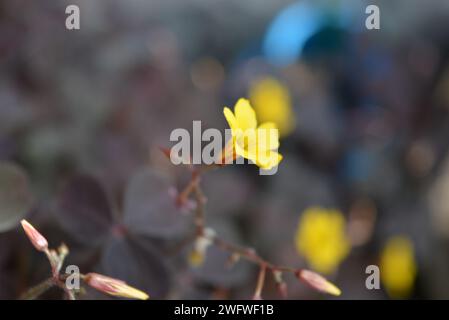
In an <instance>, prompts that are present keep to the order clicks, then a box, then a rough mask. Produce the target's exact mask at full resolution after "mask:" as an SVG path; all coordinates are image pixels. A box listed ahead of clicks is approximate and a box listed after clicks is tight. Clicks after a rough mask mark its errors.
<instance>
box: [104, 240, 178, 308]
mask: <svg viewBox="0 0 449 320" xmlns="http://www.w3.org/2000/svg"><path fill="white" fill-rule="evenodd" d="M163 259H164V257H163V256H162V254H159V253H158V252H157V250H156V249H155V247H154V245H153V244H152V243H151V241H149V240H148V239H145V238H143V237H135V238H120V239H117V238H115V239H113V240H112V241H110V242H109V244H108V246H107V247H106V249H105V250H104V252H103V257H102V270H103V272H104V274H105V275H107V276H110V277H114V278H117V279H120V280H123V281H126V282H127V283H128V284H129V285H131V286H133V287H136V288H137V289H139V290H142V291H144V292H146V293H148V294H149V295H150V298H155V299H161V298H164V297H166V296H167V294H168V291H169V289H170V283H171V277H170V272H169V269H168V268H167V266H166V264H165V262H164V260H163Z"/></svg>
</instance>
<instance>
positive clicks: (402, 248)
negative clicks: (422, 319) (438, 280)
mask: <svg viewBox="0 0 449 320" xmlns="http://www.w3.org/2000/svg"><path fill="white" fill-rule="evenodd" d="M416 271H417V267H416V262H415V255H414V250H413V243H412V242H411V241H410V240H409V239H408V238H407V237H404V236H395V237H392V238H390V239H389V240H388V241H387V244H386V245H385V247H384V249H383V250H382V253H381V257H380V278H381V280H382V283H383V285H384V287H385V289H386V291H387V292H388V294H389V295H390V296H391V297H393V298H405V297H407V296H409V295H410V293H411V291H412V289H413V283H414V281H415V277H416Z"/></svg>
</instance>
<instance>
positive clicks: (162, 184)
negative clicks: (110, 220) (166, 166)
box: [124, 168, 187, 238]
mask: <svg viewBox="0 0 449 320" xmlns="http://www.w3.org/2000/svg"><path fill="white" fill-rule="evenodd" d="M186 223H187V221H186V217H185V215H184V214H183V213H182V212H181V211H180V210H179V209H178V208H177V207H176V202H175V195H174V189H173V185H172V181H171V180H170V179H169V178H168V177H167V176H165V175H163V174H161V173H158V172H155V171H154V170H151V169H147V168H144V169H141V170H140V171H138V172H137V173H136V174H135V175H134V176H133V177H132V179H131V181H130V183H129V185H128V187H127V189H126V194H125V203H124V224H125V225H126V226H127V227H128V229H129V230H130V231H131V232H132V233H134V234H145V235H149V236H153V237H161V238H172V237H174V236H177V235H180V234H182V232H183V231H184V230H185V227H186Z"/></svg>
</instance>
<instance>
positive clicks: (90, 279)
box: [21, 220, 149, 300]
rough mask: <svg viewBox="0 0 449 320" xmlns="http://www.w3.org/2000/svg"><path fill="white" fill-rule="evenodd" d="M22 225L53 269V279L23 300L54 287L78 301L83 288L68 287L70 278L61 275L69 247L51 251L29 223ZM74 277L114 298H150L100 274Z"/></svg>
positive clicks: (41, 284)
mask: <svg viewBox="0 0 449 320" xmlns="http://www.w3.org/2000/svg"><path fill="white" fill-rule="evenodd" d="M21 224H22V227H23V230H24V231H25V233H26V235H27V236H28V239H29V240H30V241H31V243H32V244H33V246H34V247H35V248H36V250H37V251H40V252H43V253H45V255H46V256H47V259H48V261H49V263H50V268H51V277H50V278H48V279H46V280H45V281H43V282H42V283H40V284H38V285H37V286H35V287H33V288H31V289H29V290H28V291H27V292H25V293H24V294H23V295H22V299H27V300H30V299H35V298H37V297H39V296H40V295H42V294H43V293H45V292H46V291H47V290H48V289H50V288H52V287H59V288H61V289H62V290H63V291H64V292H65V294H66V297H67V299H69V300H76V295H77V293H78V292H79V291H80V289H81V288H71V286H68V285H67V281H68V280H69V276H68V275H67V274H61V268H62V267H63V265H64V260H65V258H66V257H67V255H68V254H69V249H68V248H67V246H66V245H65V244H61V245H60V246H59V247H58V248H57V249H56V250H54V249H49V248H48V241H47V239H46V238H45V237H44V236H43V235H42V234H41V233H40V232H39V231H37V230H36V229H35V228H34V227H33V226H32V225H31V224H30V223H29V222H28V221H26V220H22V221H21ZM74 276H75V277H77V278H79V279H81V280H83V282H84V283H86V284H87V285H89V286H90V287H92V288H94V289H97V290H99V291H101V292H104V293H107V294H110V295H112V296H117V297H124V298H131V299H141V300H147V299H148V298H149V296H148V295H147V294H146V293H145V292H143V291H140V290H138V289H135V288H133V287H131V286H129V285H127V284H126V283H125V282H124V281H121V280H118V279H114V278H111V277H107V276H104V275H101V274H98V273H93V272H92V273H87V274H75V275H74Z"/></svg>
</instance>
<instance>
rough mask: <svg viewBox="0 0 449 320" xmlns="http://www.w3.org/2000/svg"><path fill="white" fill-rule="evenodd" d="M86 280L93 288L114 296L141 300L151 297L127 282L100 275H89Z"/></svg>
mask: <svg viewBox="0 0 449 320" xmlns="http://www.w3.org/2000/svg"><path fill="white" fill-rule="evenodd" d="M84 280H85V281H86V283H87V284H88V285H89V286H91V287H92V288H95V289H97V290H99V291H102V292H104V293H107V294H110V295H112V296H117V297H123V298H130V299H140V300H147V299H149V296H148V295H147V294H146V293H145V292H143V291H140V290H138V289H136V288H133V287H131V286H129V285H127V284H126V282H124V281H121V280H118V279H114V278H110V277H107V276H104V275H101V274H98V273H88V274H86V276H85V277H84Z"/></svg>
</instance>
